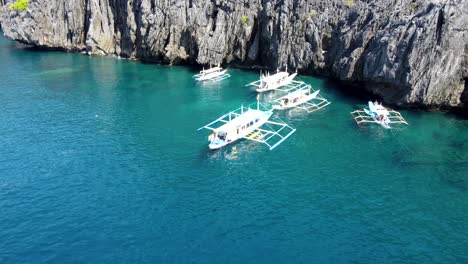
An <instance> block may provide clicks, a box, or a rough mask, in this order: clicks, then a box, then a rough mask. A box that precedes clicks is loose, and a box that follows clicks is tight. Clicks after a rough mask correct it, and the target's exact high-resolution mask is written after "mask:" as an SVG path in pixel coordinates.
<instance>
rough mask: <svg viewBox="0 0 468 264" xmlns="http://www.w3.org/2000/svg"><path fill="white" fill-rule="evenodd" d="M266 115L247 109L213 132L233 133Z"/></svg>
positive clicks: (263, 112) (262, 112) (259, 111)
mask: <svg viewBox="0 0 468 264" xmlns="http://www.w3.org/2000/svg"><path fill="white" fill-rule="evenodd" d="M265 114H266V112H265V111H262V110H257V109H248V110H247V111H245V112H244V113H243V114H241V115H240V116H238V117H236V118H234V119H232V120H231V121H229V122H228V123H226V124H224V125H222V126H220V127H218V128H217V129H216V130H215V132H229V131H234V130H236V129H237V128H240V127H242V126H244V125H246V124H248V123H250V122H251V121H255V119H260V118H262V117H263V116H264V115H265Z"/></svg>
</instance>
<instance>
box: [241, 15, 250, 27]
mask: <svg viewBox="0 0 468 264" xmlns="http://www.w3.org/2000/svg"><path fill="white" fill-rule="evenodd" d="M247 21H249V18H248V17H247V16H246V15H243V16H241V23H242V25H245V24H246V23H247Z"/></svg>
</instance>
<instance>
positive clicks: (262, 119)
mask: <svg viewBox="0 0 468 264" xmlns="http://www.w3.org/2000/svg"><path fill="white" fill-rule="evenodd" d="M272 114H273V110H272V109H270V110H266V111H265V110H260V103H259V101H258V98H257V107H256V109H252V108H250V106H248V107H244V106H241V107H240V108H239V109H236V110H234V111H231V112H229V113H227V114H225V115H223V116H221V117H220V118H218V119H216V120H215V121H213V122H211V123H209V124H207V125H205V126H203V127H201V128H199V129H198V130H201V129H208V130H211V131H213V133H212V134H211V135H210V136H209V137H208V140H209V142H210V144H209V145H208V147H209V148H210V149H219V148H222V147H224V146H226V145H228V144H231V143H234V142H235V141H237V140H239V139H248V140H252V141H256V142H260V143H263V144H265V145H267V146H268V147H269V149H270V150H273V149H274V148H276V147H277V146H278V145H280V144H281V143H282V142H283V141H284V140H286V139H287V138H288V137H289V136H291V135H292V134H293V133H294V132H295V131H296V129H295V128H293V127H291V126H289V125H288V124H286V123H284V122H282V121H281V120H279V121H272V120H270V118H271V115H272Z"/></svg>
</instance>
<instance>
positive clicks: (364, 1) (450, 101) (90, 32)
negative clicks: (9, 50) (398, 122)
mask: <svg viewBox="0 0 468 264" xmlns="http://www.w3.org/2000/svg"><path fill="white" fill-rule="evenodd" d="M1 1H6V2H7V3H5V4H4V5H3V6H2V7H0V23H1V24H2V28H3V31H4V34H5V35H6V36H8V37H10V38H12V39H15V40H18V41H21V42H24V43H28V44H32V45H37V46H41V47H48V48H60V49H65V50H71V51H82V50H83V51H87V52H88V53H89V54H93V55H118V56H122V57H128V58H138V59H145V60H156V61H164V62H167V63H180V62H188V63H200V64H208V63H212V64H216V63H230V64H235V65H247V66H249V65H261V66H265V67H268V68H271V69H274V68H277V67H280V68H283V67H285V66H288V67H289V69H298V70H299V71H303V72H307V73H318V74H325V75H329V76H331V77H335V78H338V79H340V80H344V81H350V82H355V83H358V84H360V85H362V87H363V88H366V89H368V90H370V91H373V92H375V93H376V94H378V95H381V96H382V97H384V98H385V99H386V101H387V102H391V103H397V104H400V105H428V106H435V107H447V106H448V107H451V106H465V107H467V106H468V1H467V0H444V1H442V0H415V1H412V0H272V1H267V0H236V1H232V0H139V1H124V0H67V1H58V0H41V1H39V0H30V5H29V8H28V10H27V11H25V12H17V11H8V8H7V6H8V2H9V1H8V0H1ZM10 2H11V1H10ZM356 89H359V88H358V87H357V88H356Z"/></svg>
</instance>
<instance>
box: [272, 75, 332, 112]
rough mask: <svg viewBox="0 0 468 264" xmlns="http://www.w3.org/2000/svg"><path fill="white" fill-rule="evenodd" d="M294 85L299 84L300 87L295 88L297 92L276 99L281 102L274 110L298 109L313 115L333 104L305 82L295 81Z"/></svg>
mask: <svg viewBox="0 0 468 264" xmlns="http://www.w3.org/2000/svg"><path fill="white" fill-rule="evenodd" d="M293 83H299V85H298V86H294V87H295V88H294V89H295V90H294V91H293V92H290V93H288V94H287V95H285V96H283V97H280V98H278V99H276V100H275V101H276V102H279V104H276V105H274V106H273V109H276V110H286V109H290V108H293V107H297V108H301V109H304V110H305V111H307V112H309V113H311V112H315V111H317V110H319V109H322V108H324V107H325V106H327V105H329V104H331V102H329V101H328V100H327V99H325V98H323V97H322V96H320V95H319V92H320V90H317V91H313V89H312V86H310V85H308V84H306V83H304V82H296V81H294V82H293Z"/></svg>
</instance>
